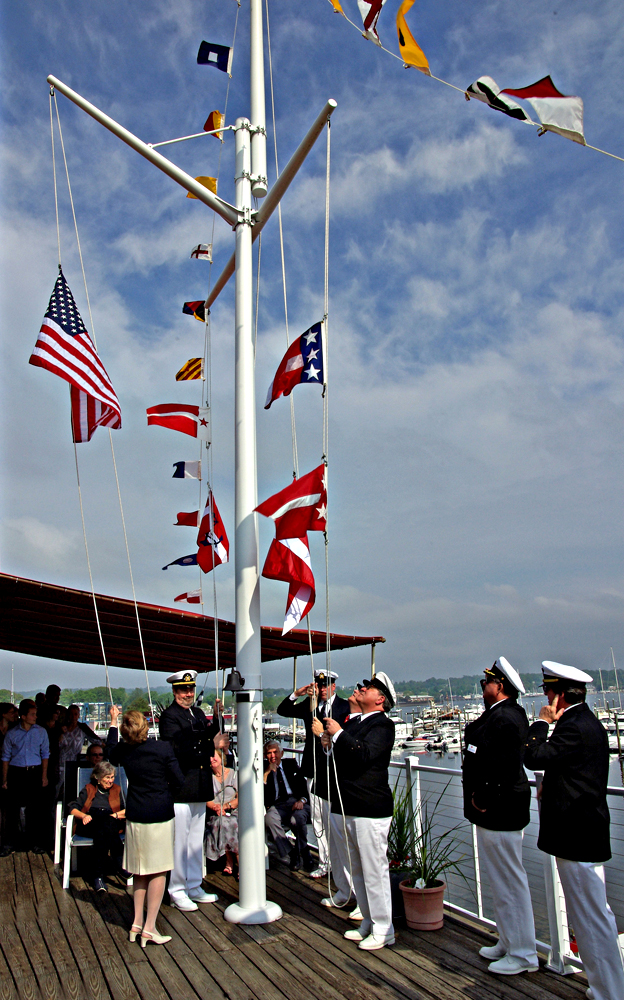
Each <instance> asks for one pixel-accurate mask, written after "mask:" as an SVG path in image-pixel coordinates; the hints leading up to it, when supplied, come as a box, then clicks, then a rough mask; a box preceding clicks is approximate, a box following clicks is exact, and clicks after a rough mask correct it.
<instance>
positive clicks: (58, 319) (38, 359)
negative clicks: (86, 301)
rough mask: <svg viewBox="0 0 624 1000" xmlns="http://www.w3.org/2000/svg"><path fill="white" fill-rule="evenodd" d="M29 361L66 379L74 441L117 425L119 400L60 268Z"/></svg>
mask: <svg viewBox="0 0 624 1000" xmlns="http://www.w3.org/2000/svg"><path fill="white" fill-rule="evenodd" d="M29 360H30V364H31V365H37V366H38V367H39V368H47V370H48V371H50V372H53V374H54V375H58V376H59V378H63V379H65V381H66V382H69V384H70V386H71V409H72V430H73V436H74V441H76V442H82V441H90V440H91V436H92V434H93V432H94V431H95V429H96V427H113V428H118V427H121V408H120V406H119V400H118V399H117V396H116V394H115V390H114V389H113V386H112V384H111V380H110V378H109V377H108V374H107V372H106V369H105V368H104V365H103V364H102V362H101V361H100V359H99V357H98V355H97V352H96V350H95V347H94V345H93V341H92V340H91V337H90V336H89V334H88V333H87V329H86V327H85V325H84V323H83V321H82V317H81V315H80V313H79V312H78V309H77V308H76V303H75V302H74V296H73V295H72V293H71V291H70V288H69V285H68V284H67V282H66V280H65V276H64V274H63V272H62V271H61V270H60V268H59V276H58V278H57V279H56V284H55V285H54V291H53V292H52V295H51V296H50V303H49V305H48V311H47V312H46V314H45V316H44V318H43V323H42V324H41V330H40V331H39V336H38V338H37V343H36V344H35V349H34V351H33V352H32V354H31V356H30V359H29Z"/></svg>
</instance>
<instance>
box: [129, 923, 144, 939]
mask: <svg viewBox="0 0 624 1000" xmlns="http://www.w3.org/2000/svg"><path fill="white" fill-rule="evenodd" d="M142 930H143V928H142V927H141V925H140V924H133V925H132V927H131V928H130V933H129V934H128V938H129V939H130V941H136V939H137V934H140V933H141V931H142Z"/></svg>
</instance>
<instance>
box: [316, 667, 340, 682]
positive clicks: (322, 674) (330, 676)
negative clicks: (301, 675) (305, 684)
mask: <svg viewBox="0 0 624 1000" xmlns="http://www.w3.org/2000/svg"><path fill="white" fill-rule="evenodd" d="M314 680H315V681H327V680H330V681H331V682H332V684H334V683H335V682H336V681H337V680H338V674H335V673H334V671H333V670H315V671H314Z"/></svg>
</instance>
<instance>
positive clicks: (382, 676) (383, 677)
mask: <svg viewBox="0 0 624 1000" xmlns="http://www.w3.org/2000/svg"><path fill="white" fill-rule="evenodd" d="M375 681H378V682H379V683H380V684H383V685H384V687H385V688H386V691H387V692H388V694H389V696H390V701H391V702H392V707H393V708H394V706H395V705H396V691H395V690H394V684H393V683H392V681H391V680H390V678H389V677H388V675H387V674H386V673H385V672H384V671H383V670H378V671H377V672H376V674H375V676H374V677H373V678H371V681H370V683H371V684H372V685H373V686H376V685H375ZM383 693H384V694H385V693H386V692H385V691H384V692H383Z"/></svg>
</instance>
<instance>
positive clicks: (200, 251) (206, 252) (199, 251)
mask: <svg viewBox="0 0 624 1000" xmlns="http://www.w3.org/2000/svg"><path fill="white" fill-rule="evenodd" d="M191 260H210V261H212V243H198V244H197V246H196V247H194V248H193V249H192V250H191ZM185 305H186V303H185Z"/></svg>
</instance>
